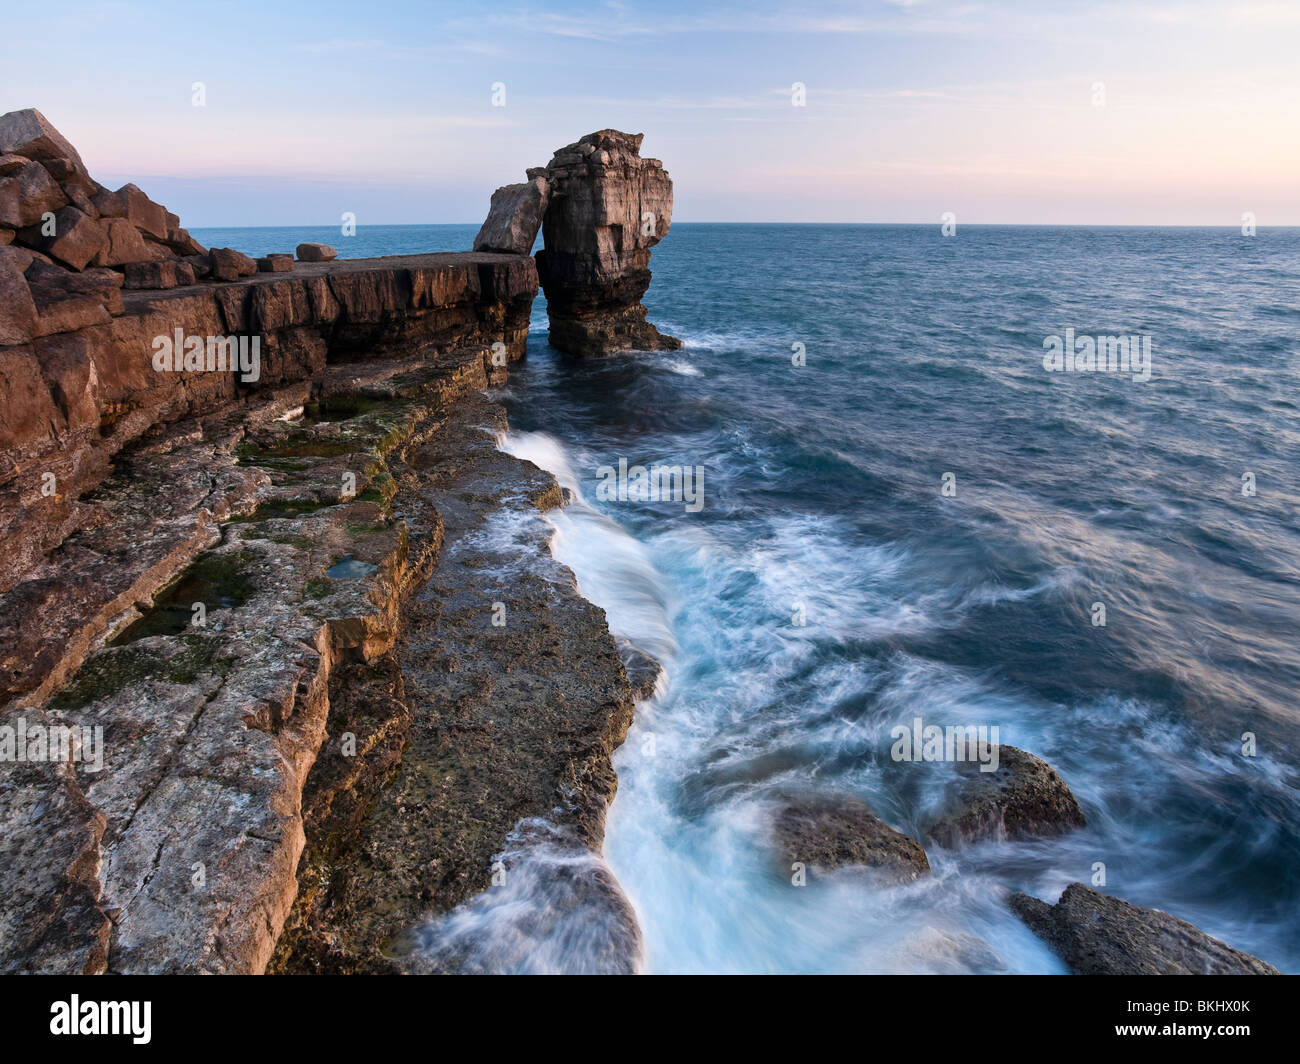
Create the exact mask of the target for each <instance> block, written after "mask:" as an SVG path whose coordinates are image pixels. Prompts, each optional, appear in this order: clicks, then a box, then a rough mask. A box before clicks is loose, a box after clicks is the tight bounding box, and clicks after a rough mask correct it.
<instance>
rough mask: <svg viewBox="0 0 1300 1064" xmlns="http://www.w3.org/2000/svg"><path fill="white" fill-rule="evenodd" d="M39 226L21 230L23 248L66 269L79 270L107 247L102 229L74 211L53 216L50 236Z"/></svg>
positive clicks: (106, 239) (66, 208)
mask: <svg viewBox="0 0 1300 1064" xmlns="http://www.w3.org/2000/svg"><path fill="white" fill-rule="evenodd" d="M43 228H44V227H43V226H41V225H34V226H31V227H30V228H28V229H24V230H23V231H22V232H21V233H20V236H21V238H22V241H23V243H24V244H27V245H28V246H29V247H33V248H36V249H37V250H39V251H42V252H44V253H45V254H46V255H49V256H50V257H51V258H53V259H57V260H58V261H59V262H61V263H63V264H64V265H65V266H67V267H68V268H69V269H73V270H80V269H83V268H84V267H85V266H86V265H87V264H88V263H89V262H90V260H91V259H93V258H95V256H96V255H98V254H99V253H100V251H101V250H103V248H104V247H105V246H106V245H107V243H108V237H107V236H105V234H104V228H103V226H101V225H100V224H99V222H98V221H96V220H95V219H94V218H91V217H90V216H89V215H87V214H83V213H82V212H81V211H79V210H78V209H77V208H76V207H72V206H68V207H62V208H60V209H59V210H58V211H56V212H55V215H54V225H53V232H52V233H50V234H49V235H46V234H45V233H44V232H43Z"/></svg>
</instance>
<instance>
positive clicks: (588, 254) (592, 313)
mask: <svg viewBox="0 0 1300 1064" xmlns="http://www.w3.org/2000/svg"><path fill="white" fill-rule="evenodd" d="M641 140H642V134H640V133H637V134H630V133H620V132H619V131H618V130H616V129H602V130H600V131H599V132H596V133H589V134H587V136H585V137H583V138H582V139H581V140H579V141H576V142H575V143H573V144H569V145H566V146H565V147H563V148H561V149H560V150H559V151H557V152H556V153H555V155H554V157H553V158H552V159H551V161H550V163H549V164H548V165H546V166H544V167H535V168H533V169H531V170H529V171H528V172H527V177H528V180H527V181H525V182H523V183H520V184H516V185H506V186H504V187H502V188H499V189H497V190H496V192H495V193H493V196H492V206H491V209H490V210H489V212H488V217H487V220H486V221H485V222H484V223H483V227H482V228H481V229H480V230H479V234H478V236H477V237H476V238H475V240H474V250H476V251H488V250H491V251H502V252H506V253H508V254H512V255H527V254H529V253H530V252H531V251H532V247H533V243H534V241H535V240H536V239H537V232H538V229H539V228H540V229H541V231H542V236H543V239H544V242H545V247H544V248H543V249H542V250H541V251H539V252H538V253H537V256H536V257H537V272H538V276H539V278H540V280H541V283H542V287H543V288H544V289H545V291H546V305H547V314H548V316H549V318H550V326H551V328H550V342H551V346H552V347H555V348H557V349H558V350H560V351H565V352H567V353H569V354H574V355H604V354H609V353H611V352H614V351H627V350H637V351H664V350H668V351H671V350H676V349H677V348H680V347H681V346H682V342H681V341H680V340H678V339H676V338H675V337H672V336H665V335H664V334H663V333H661V332H659V330H658V329H656V328H655V327H654V326H653V325H651V324H650V323H649V322H647V321H646V309H645V307H643V306H642V305H641V298H642V297H643V296H644V295H645V293H646V289H648V288H649V286H650V249H651V248H653V247H654V246H655V245H656V244H657V243H659V241H660V240H662V239H663V238H664V237H665V236H666V235H667V233H668V228H669V226H670V225H671V224H672V214H673V183H672V180H671V179H670V178H669V176H668V172H667V171H666V170H665V169H664V168H663V164H662V163H661V162H660V161H659V160H658V159H643V158H641Z"/></svg>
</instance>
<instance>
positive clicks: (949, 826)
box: [926, 746, 1086, 847]
mask: <svg viewBox="0 0 1300 1064" xmlns="http://www.w3.org/2000/svg"><path fill="white" fill-rule="evenodd" d="M953 768H954V769H955V770H956V772H957V774H958V775H959V777H960V779H959V782H958V783H957V785H956V787H955V789H954V793H953V795H952V797H951V799H950V801H949V804H948V807H947V808H946V809H945V810H944V811H943V812H942V813H941V814H940V815H939V817H938V818H937V819H936V820H935V821H934V822H933V823H931V824H930V825H929V826H928V828H927V830H926V834H927V835H929V836H931V837H933V838H934V839H935V840H936V841H938V842H939V843H940V845H943V846H949V847H951V846H957V845H960V844H962V843H966V842H975V841H979V840H981V839H990V838H1005V839H1018V838H1029V837H1033V836H1036V835H1059V834H1062V833H1063V832H1066V831H1069V830H1071V829H1073V828H1078V827H1083V826H1084V824H1085V823H1086V820H1085V819H1084V815H1083V811H1082V810H1081V809H1080V808H1079V803H1078V801H1077V800H1076V799H1075V797H1074V794H1073V792H1072V791H1071V790H1070V788H1069V787H1068V786H1066V784H1065V781H1064V780H1063V779H1061V777H1060V775H1059V774H1058V773H1057V771H1056V770H1055V769H1054V768H1052V766H1051V765H1049V764H1048V763H1047V762H1046V761H1043V760H1042V759H1041V758H1038V757H1035V756H1034V755H1033V754H1029V753H1026V752H1025V751H1024V750H1018V749H1017V748H1016V747H1014V746H1000V747H999V748H998V768H997V771H995V772H983V771H981V770H980V766H979V763H978V762H976V761H958V762H954V764H953Z"/></svg>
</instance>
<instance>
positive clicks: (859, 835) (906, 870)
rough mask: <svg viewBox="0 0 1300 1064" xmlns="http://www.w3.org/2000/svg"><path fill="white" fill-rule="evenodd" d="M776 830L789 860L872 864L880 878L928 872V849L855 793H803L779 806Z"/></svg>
mask: <svg viewBox="0 0 1300 1064" xmlns="http://www.w3.org/2000/svg"><path fill="white" fill-rule="evenodd" d="M773 834H774V835H775V836H776V843H777V846H778V848H779V850H780V853H781V857H782V859H783V860H784V861H785V862H786V864H787V866H789V865H791V864H795V863H800V864H804V865H812V866H813V867H816V868H822V869H826V870H831V869H836V868H844V867H848V866H853V867H860V868H864V869H866V870H868V871H869V872H870V873H871V874H872V876H873V878H875V879H876V880H878V881H879V882H880V883H882V884H893V883H910V882H911V881H912V880H914V879H918V878H919V877H921V876H924V875H929V874H930V862H929V859H928V858H927V857H926V856H925V850H924V849H922V848H921V845H920V843H918V842H917V841H916V840H915V839H911V838H908V836H906V835H904V834H902V833H901V832H898V831H895V830H894V829H893V828H891V827H890V826H889V825H888V824H886V823H885V822H884V821H883V820H881V819H880V818H879V817H877V816H876V815H875V814H874V813H872V811H871V810H870V808H868V806H867V805H866V803H865V802H862V801H860V800H859V799H857V798H855V797H853V796H852V795H800V796H797V797H795V798H792V799H790V800H788V801H787V802H786V803H785V804H784V805H783V806H782V807H781V809H780V810H779V811H778V812H777V814H776V818H775V820H774V822H773Z"/></svg>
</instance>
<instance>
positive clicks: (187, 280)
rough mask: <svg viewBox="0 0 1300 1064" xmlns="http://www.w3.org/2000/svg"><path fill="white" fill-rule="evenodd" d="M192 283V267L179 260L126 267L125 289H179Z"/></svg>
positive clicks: (135, 264) (166, 260)
mask: <svg viewBox="0 0 1300 1064" xmlns="http://www.w3.org/2000/svg"><path fill="white" fill-rule="evenodd" d="M231 279H232V280H233V279H234V278H231ZM194 281H195V277H194V267H193V266H191V265H190V264H189V263H188V262H182V261H181V260H180V259H163V260H162V261H159V262H133V263H130V264H129V265H128V266H127V267H126V285H125V287H127V288H133V289H134V288H155V289H164V288H179V287H183V286H185V285H191V284H193V283H194Z"/></svg>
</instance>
